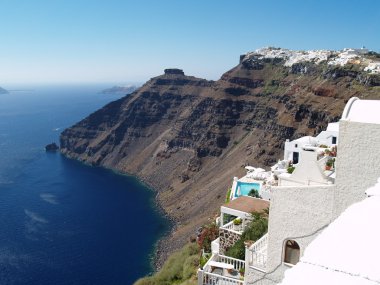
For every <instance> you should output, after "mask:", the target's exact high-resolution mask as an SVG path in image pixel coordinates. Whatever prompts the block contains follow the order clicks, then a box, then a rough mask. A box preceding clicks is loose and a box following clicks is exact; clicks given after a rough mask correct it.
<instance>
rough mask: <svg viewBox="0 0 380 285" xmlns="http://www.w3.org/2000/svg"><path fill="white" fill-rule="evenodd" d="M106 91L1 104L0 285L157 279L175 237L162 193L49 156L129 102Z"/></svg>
mask: <svg viewBox="0 0 380 285" xmlns="http://www.w3.org/2000/svg"><path fill="white" fill-rule="evenodd" d="M105 87H109V86H101V85H91V86H84V85H83V86H82V85H76V86H33V88H29V89H27V90H25V89H24V90H19V89H18V90H14V91H11V92H10V94H2V95H0V285H7V284H28V285H34V284H36V285H37V284H38V285H45V284H46V285H59V284H62V285H63V284H89V285H90V284H91V285H96V284H99V285H100V284H101V285H108V284H109V285H113V284H115V285H117V284H123V285H128V284H133V283H134V281H136V279H138V278H140V277H142V276H144V275H146V274H149V273H150V272H152V256H153V253H154V250H155V245H156V243H157V241H158V240H159V239H160V238H161V237H163V235H165V233H167V231H168V230H169V227H170V225H169V222H168V221H167V220H166V219H165V217H163V215H162V214H161V213H160V211H159V210H158V209H157V208H156V206H155V203H154V192H153V191H152V190H151V189H149V188H148V187H147V186H145V185H143V184H142V183H140V182H139V181H138V180H137V179H136V178H134V177H132V176H127V175H121V174H117V173H115V172H113V171H111V170H106V169H102V168H97V167H91V166H87V165H84V164H82V163H80V162H78V161H75V160H70V159H67V158H66V157H64V156H63V155H61V154H60V153H59V152H57V153H47V152H45V149H44V147H45V145H46V144H48V143H51V142H57V143H58V142H59V135H60V133H61V132H62V131H63V130H64V129H65V128H67V127H70V126H71V125H73V124H74V123H76V122H78V121H79V120H81V119H83V118H85V117H86V116H87V115H89V114H90V113H92V112H94V111H96V110H97V109H98V108H100V107H102V106H104V105H105V104H107V103H109V102H111V101H114V100H116V99H118V98H120V97H122V96H123V95H121V94H101V93H100V92H99V91H101V90H102V88H105ZM15 89H17V86H16V87H15Z"/></svg>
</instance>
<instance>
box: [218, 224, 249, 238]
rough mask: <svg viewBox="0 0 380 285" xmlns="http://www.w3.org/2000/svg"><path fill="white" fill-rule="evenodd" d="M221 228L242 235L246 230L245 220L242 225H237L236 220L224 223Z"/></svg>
mask: <svg viewBox="0 0 380 285" xmlns="http://www.w3.org/2000/svg"><path fill="white" fill-rule="evenodd" d="M221 228H222V229H224V230H228V231H231V232H234V233H237V234H239V235H241V234H242V233H243V231H244V222H242V223H241V224H240V225H235V224H234V221H231V222H229V223H227V224H225V225H223V226H222V227H221Z"/></svg>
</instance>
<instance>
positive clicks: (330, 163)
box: [325, 159, 334, 170]
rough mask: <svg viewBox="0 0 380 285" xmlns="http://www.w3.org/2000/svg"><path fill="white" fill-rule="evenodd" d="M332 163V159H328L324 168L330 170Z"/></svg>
mask: <svg viewBox="0 0 380 285" xmlns="http://www.w3.org/2000/svg"><path fill="white" fill-rule="evenodd" d="M333 165H334V160H332V159H329V160H328V161H327V162H326V166H325V169H326V170H331V168H332V167H333Z"/></svg>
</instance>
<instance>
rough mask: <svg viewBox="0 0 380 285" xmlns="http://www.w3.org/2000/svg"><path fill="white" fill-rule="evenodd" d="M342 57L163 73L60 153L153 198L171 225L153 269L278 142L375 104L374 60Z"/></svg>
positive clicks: (379, 92) (281, 55) (270, 158)
mask: <svg viewBox="0 0 380 285" xmlns="http://www.w3.org/2000/svg"><path fill="white" fill-rule="evenodd" d="M341 54H343V52H341V53H338V52H331V51H325V52H321V51H316V52H294V51H288V50H282V49H270V48H269V49H261V50H258V51H256V52H253V53H248V54H246V55H243V56H241V59H240V63H239V64H238V65H237V66H236V67H235V68H233V69H231V70H230V71H228V72H226V73H225V74H223V76H222V77H221V79H220V80H218V81H207V80H204V79H200V78H195V77H192V76H186V75H185V74H184V73H183V72H182V71H181V70H177V69H168V70H165V74H163V75H161V76H158V77H155V78H152V79H151V80H149V81H148V82H147V83H146V84H144V85H143V86H142V87H141V88H140V89H138V90H137V91H136V92H134V93H132V94H131V95H128V96H126V97H124V98H122V99H119V100H117V101H114V102H112V103H110V104H108V105H106V106H105V107H103V108H102V109H100V110H98V111H96V112H95V113H93V114H91V115H90V116H88V117H87V118H85V119H84V120H83V121H81V122H79V123H77V124H76V125H74V126H72V127H71V128H69V129H66V130H65V131H64V132H63V133H62V135H61V138H60V143H61V151H62V153H63V154H65V155H66V156H68V157H71V158H74V159H78V160H81V161H83V162H85V163H88V164H92V165H96V166H103V167H107V168H113V169H116V170H118V171H120V172H123V173H130V174H133V175H136V176H138V177H139V178H141V179H142V180H144V181H146V182H147V183H148V184H149V185H151V186H152V187H154V188H155V189H156V190H157V193H158V195H157V201H158V202H159V204H160V205H161V206H162V208H163V209H164V210H165V212H166V213H167V214H168V215H169V216H170V217H171V218H172V219H173V220H174V221H175V222H176V226H177V227H176V229H175V231H174V232H173V233H172V235H171V236H170V237H169V239H170V242H167V243H165V244H166V246H162V247H161V251H160V252H159V257H160V261H162V260H164V259H165V256H166V254H167V253H168V252H170V251H172V250H173V249H176V248H178V247H179V246H181V245H182V244H184V242H185V241H186V240H188V238H189V236H191V235H194V232H195V229H196V228H197V227H198V226H199V225H201V224H204V223H205V222H207V220H208V219H209V218H210V217H212V216H213V215H215V214H216V211H217V209H218V208H219V206H220V205H221V204H222V203H223V202H224V198H225V193H226V190H227V188H228V187H230V185H231V182H232V177H233V176H241V175H242V174H244V168H243V166H245V165H247V164H250V165H254V166H261V167H265V166H268V165H271V164H272V163H273V162H275V161H277V160H278V158H279V157H281V156H282V155H283V154H282V148H283V142H284V140H285V139H287V138H289V139H294V138H297V137H300V136H304V135H314V134H316V133H319V132H320V131H321V130H322V129H323V128H325V127H326V125H327V123H328V122H332V121H336V120H338V119H339V118H340V116H341V113H342V110H343V107H344V105H345V103H346V102H347V100H348V99H349V98H350V97H352V96H357V97H360V98H363V99H364V98H365V99H375V98H376V99H380V75H379V73H378V72H377V70H376V68H377V65H376V60H377V57H376V56H377V54H368V53H366V54H365V55H356V56H353V57H352V56H346V57H344V56H341ZM347 57H348V59H347ZM369 66H371V68H370V69H368V67H369ZM162 249H164V250H163V251H162Z"/></svg>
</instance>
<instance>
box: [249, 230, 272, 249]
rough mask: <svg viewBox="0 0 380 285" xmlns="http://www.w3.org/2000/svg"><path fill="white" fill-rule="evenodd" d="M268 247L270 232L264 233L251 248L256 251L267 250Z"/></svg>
mask: <svg viewBox="0 0 380 285" xmlns="http://www.w3.org/2000/svg"><path fill="white" fill-rule="evenodd" d="M267 247H268V233H266V234H265V235H263V236H262V237H261V238H260V239H259V240H257V241H256V242H255V243H254V244H253V245H251V247H250V248H249V250H251V251H256V252H262V251H263V250H266V249H267Z"/></svg>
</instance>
